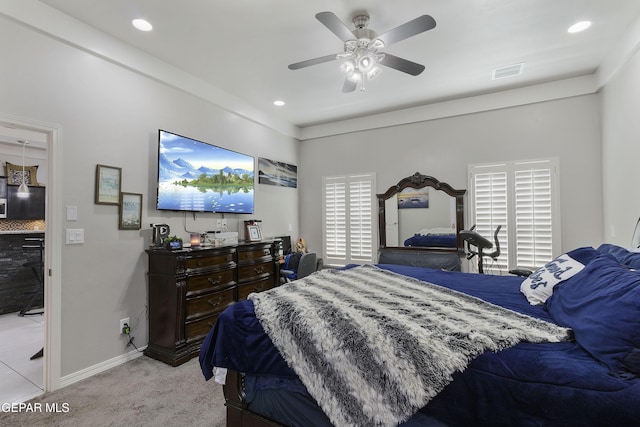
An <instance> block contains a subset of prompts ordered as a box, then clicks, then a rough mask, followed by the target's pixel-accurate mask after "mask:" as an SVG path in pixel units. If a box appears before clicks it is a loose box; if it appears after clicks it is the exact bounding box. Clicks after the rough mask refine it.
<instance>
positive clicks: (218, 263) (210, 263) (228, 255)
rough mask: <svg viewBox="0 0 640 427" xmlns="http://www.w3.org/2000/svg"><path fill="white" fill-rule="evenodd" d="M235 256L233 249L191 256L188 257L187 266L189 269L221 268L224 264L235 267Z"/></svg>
mask: <svg viewBox="0 0 640 427" xmlns="http://www.w3.org/2000/svg"><path fill="white" fill-rule="evenodd" d="M233 256H234V253H233V251H226V252H221V253H215V254H208V255H204V256H191V257H188V258H187V259H186V261H185V264H186V267H187V271H190V270H201V269H206V268H220V267H222V266H224V267H233V266H234V260H233Z"/></svg>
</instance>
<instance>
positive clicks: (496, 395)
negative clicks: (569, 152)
mask: <svg viewBox="0 0 640 427" xmlns="http://www.w3.org/2000/svg"><path fill="white" fill-rule="evenodd" d="M637 268H640V253H635V252H632V251H628V250H626V249H624V248H620V247H617V246H614V245H602V246H601V247H599V248H598V249H597V250H596V249H594V248H578V249H576V250H574V251H571V252H568V253H566V254H563V255H562V256H560V257H558V258H556V259H555V260H553V261H552V262H550V263H548V264H547V265H545V266H543V267H541V268H540V269H539V270H538V271H536V272H534V274H532V275H531V276H530V277H529V278H527V279H523V278H521V277H516V276H492V275H479V274H472V273H461V272H449V271H441V270H436V269H429V268H418V267H412V266H404V265H391V264H378V265H375V266H360V267H354V268H348V269H345V270H344V271H329V272H327V271H324V270H323V271H321V272H318V273H314V274H313V275H311V276H308V277H307V278H305V279H302V280H301V281H298V282H292V283H291V284H288V285H285V286H286V287H280V288H277V289H274V290H271V291H268V292H265V293H261V294H253V295H252V296H251V297H250V299H249V300H246V301H242V302H238V303H236V304H234V305H233V306H231V307H229V308H228V309H227V310H225V312H224V313H223V314H222V315H221V316H220V318H219V319H218V321H217V322H216V324H215V325H214V327H213V328H212V330H211V332H210V333H209V334H208V336H207V338H206V339H205V342H204V344H203V347H202V349H201V352H200V365H201V368H202V372H203V375H204V376H205V378H206V379H210V378H213V377H215V378H216V381H218V382H221V383H224V384H225V386H224V393H225V398H226V405H227V426H250V425H251V426H261V425H264V426H277V425H292V426H305V427H306V426H331V425H363V426H365V425H366V426H370V425H401V426H403V427H417V426H469V425H474V426H476V425H484V426H501V425H504V426H514V425H518V426H584V425H615V426H627V425H637V423H638V421H637V420H639V419H640V378H638V376H639V375H640V332H639V331H640V316H639V314H640V313H639V311H640V272H637V271H635V269H637ZM362 277H373V279H371V280H372V282H371V283H369V282H366V283H365V284H364V285H363V289H365V290H364V292H365V293H366V292H370V291H369V290H370V289H373V288H375V289H376V291H375V293H374V292H373V291H371V292H372V293H371V295H368V294H367V296H366V297H364V298H363V297H362V295H360V294H359V292H360V285H359V281H360V280H361V278H362ZM367 280H369V279H367ZM325 282H333V283H332V284H329V285H326V286H333V287H330V288H326V289H328V290H325V288H324V286H325V285H324V283H325ZM381 282H385V283H387V284H386V285H384V286H387V285H388V286H389V287H390V288H389V287H383V285H382V284H381ZM378 288H379V289H378ZM318 289H321V291H320V293H318ZM423 292H425V293H426V295H429V296H428V297H427V298H426V299H423V295H422V293H423ZM305 293H310V295H311V296H310V297H309V298H310V299H307V300H306V302H305V299H304V298H307V297H304V298H303V297H301V296H299V295H304V294H305ZM314 293H315V294H314ZM383 293H389V294H393V295H394V298H395V297H396V295H395V294H399V295H400V297H398V298H405V300H403V301H405V302H406V303H405V302H403V303H401V304H396V305H397V306H398V308H399V310H400V311H399V312H398V313H396V314H392V315H390V316H388V317H390V318H391V319H390V320H389V319H386V318H385V316H384V315H382V314H380V312H378V311H375V312H374V311H372V310H374V308H375V304H377V303H378V301H379V300H384V295H382V294H383ZM432 293H433V294H432ZM356 294H357V295H359V296H357V297H352V295H356ZM441 294H444V295H445V296H446V298H449V297H450V298H453V299H452V300H451V301H452V302H448V300H447V302H444V303H442V302H439V301H440V300H439V298H441ZM314 295H315V296H314ZM298 298H300V299H302V300H301V301H296V300H297V299H298ZM314 298H317V299H314ZM325 299H326V300H327V301H329V302H328V303H327V302H326V301H324V300H325ZM341 300H345V301H346V305H347V306H356V305H358V304H360V302H362V304H363V305H366V309H367V310H368V311H367V313H368V314H365V315H364V316H365V317H367V316H369V317H370V318H374V319H378V318H385V319H386V320H385V322H391V323H390V324H391V326H389V325H387V324H385V326H384V328H388V329H384V332H385V333H384V334H382V335H380V336H376V335H375V333H374V334H373V335H371V336H368V335H367V334H368V333H369V332H368V331H366V330H367V329H368V326H360V329H358V328H356V329H355V332H354V331H351V332H344V331H345V330H346V329H345V328H344V327H343V326H342V324H343V323H346V321H345V319H346V318H356V319H357V318H358V316H361V314H358V313H355V314H354V313H352V312H351V311H349V310H351V308H347V309H345V310H346V311H344V312H340V311H339V310H338V309H336V311H331V313H333V314H328V313H329V311H326V310H327V307H328V306H330V305H331V304H333V303H335V304H337V305H340V304H342V303H341V302H339V301H341ZM309 301H313V303H309ZM541 301H542V302H541ZM298 303H300V305H296V304H298ZM384 303H385V304H386V303H388V301H387V302H384ZM467 303H468V304H472V307H471V308H472V311H473V312H476V314H477V315H478V316H484V315H485V314H486V315H487V316H488V317H489V320H488V321H487V324H488V325H499V327H496V328H495V329H498V330H499V331H500V332H495V331H493V328H492V327H490V326H487V328H488V329H487V331H485V330H484V329H482V328H483V326H481V325H482V322H484V320H481V319H480V318H478V319H476V318H475V317H474V320H471V321H468V322H467V327H466V329H465V328H462V329H460V327H459V325H458V326H454V327H453V330H454V332H453V333H450V335H449V337H448V338H445V340H444V341H438V339H440V338H439V337H434V339H433V341H431V338H429V339H427V340H425V343H426V344H425V345H428V346H431V347H428V346H427V347H426V348H427V351H426V353H425V351H424V349H423V350H422V351H423V352H422V353H419V356H418V357H417V358H418V359H420V358H421V357H422V358H426V359H428V361H429V363H427V364H423V365H420V364H418V366H426V368H421V369H427V370H429V372H428V373H426V372H424V371H420V370H419V371H418V372H417V373H416V375H415V376H416V377H420V378H421V380H422V381H423V382H421V383H419V384H420V385H421V386H420V387H423V389H421V388H420V387H418V388H416V384H414V383H413V382H412V381H411V378H405V377H403V376H402V375H404V371H407V372H413V371H412V369H416V368H415V365H411V364H406V365H405V363H406V362H407V360H408V359H410V357H409V356H407V355H406V354H404V353H403V352H402V351H397V349H398V348H400V347H401V348H402V350H403V351H404V350H406V349H408V348H411V349H412V348H413V347H414V346H415V347H418V346H419V345H418V343H420V344H421V343H422V341H421V338H420V337H419V335H420V334H421V333H425V331H428V333H434V334H435V335H438V334H439V333H440V328H441V326H433V327H424V325H420V323H419V322H422V321H434V322H436V323H435V324H437V325H440V323H438V322H441V323H442V324H443V325H445V324H447V323H448V322H450V321H451V322H453V320H451V319H458V320H457V321H459V320H460V319H465V317H464V316H468V315H469V314H468V313H467V312H465V314H464V316H463V317H460V318H458V317H456V316H458V314H453V313H452V312H451V310H450V309H451V307H458V306H464V305H465V304H467ZM305 304H306V305H305ZM325 304H329V305H325ZM476 304H477V306H476ZM392 305H393V304H392ZM315 306H318V307H322V309H320V308H318V311H319V313H314V311H315V310H316V308H314V307H315ZM283 307H285V308H286V309H285V308H283ZM443 307H444V308H443ZM476 308H481V309H476ZM441 309H446V311H445V312H440V311H439V310H441ZM456 309H457V308H456ZM287 310H293V311H287ZM331 310H333V308H332V309H331ZM354 310H355V308H354ZM407 310H408V311H407ZM411 310H413V311H411ZM279 311H283V313H279V314H278V313H276V314H274V312H279ZM371 313H374V314H371ZM424 313H429V314H428V315H426V314H424ZM487 313H489V314H487ZM474 315H475V314H474ZM314 316H319V317H317V319H318V320H313V319H315V317H314ZM403 316H404V317H403ZM430 316H432V317H433V319H430V318H429V319H426V320H425V319H423V317H430ZM496 316H504V317H496ZM413 317H415V318H416V320H415V321H416V322H417V323H416V324H417V325H418V326H416V325H415V324H413V321H412V320H410V318H413ZM291 319H293V320H291ZM332 319H333V320H335V321H336V323H335V324H332V326H331V327H329V328H326V327H323V328H318V329H321V333H322V334H329V335H330V336H329V338H328V340H329V341H328V342H325V343H324V344H322V345H320V347H318V348H316V349H315V351H319V349H324V353H321V354H320V356H318V355H317V354H315V355H314V354H303V353H301V354H298V353H297V352H298V351H301V350H300V348H304V347H305V346H306V345H308V344H309V346H310V347H314V346H315V345H316V344H315V343H316V341H315V339H316V338H315V337H314V338H313V339H311V338H309V336H311V335H310V334H311V332H309V331H306V330H304V328H302V327H301V326H302V325H303V324H305V323H312V324H317V323H323V325H324V322H325V321H329V322H333V320H332ZM506 319H508V320H506ZM290 320H291V321H292V322H293V323H294V325H293V327H292V326H291V325H289V324H288V322H289V321H290ZM520 322H523V329H522V330H520V331H517V333H516V332H514V333H513V334H514V335H513V336H509V337H505V336H502V334H503V333H505V334H507V335H509V334H511V328H513V329H514V330H516V329H517V328H518V327H519V326H518V325H519V324H520ZM356 323H357V322H356ZM454 323H455V322H454ZM357 324H358V325H363V324H361V323H357ZM435 324H434V325H435ZM398 325H402V326H400V327H398ZM468 325H473V327H470V326H468ZM325 326H326V325H325ZM442 327H444V326H442ZM394 328H395V329H394ZM456 328H458V329H456ZM405 330H407V331H412V333H416V334H418V335H417V336H418V338H416V339H415V340H413V339H407V337H406V336H404V335H403V334H404V332H405ZM506 330H509V332H508V333H507V332H506ZM291 331H294V332H295V334H298V335H296V337H297V338H296V339H289V338H290V337H291V336H292V335H290V333H291ZM327 331H328V332H327ZM334 331H339V333H338V332H334ZM359 331H362V334H360V332H359ZM433 331H436V332H433ZM334 333H336V334H338V335H337V336H338V337H339V339H336V336H333V340H334V341H333V342H332V341H331V339H332V338H331V335H332V334H334ZM494 333H497V334H498V335H499V337H498V338H497V339H496V338H494V337H492V336H491V334H494ZM430 336H431V335H430ZM287 337H289V338H287ZM372 337H373V338H372ZM389 337H393V338H394V339H396V338H397V340H398V342H399V343H400V344H397V343H396V344H393V346H394V347H393V349H392V351H391V353H393V354H391V353H380V354H384V355H385V357H380V355H379V354H377V353H376V352H377V351H379V350H378V349H371V348H369V346H370V345H371V343H370V341H375V342H379V343H380V344H379V345H380V347H384V346H385V345H389V344H388V342H387V338H389ZM436 338H438V339H436ZM467 340H469V341H467ZM287 341H293V342H292V343H291V342H290V343H288V342H287ZM347 341H349V342H351V341H353V343H352V344H354V347H352V348H350V347H347V349H348V351H347V352H344V351H343V349H342V346H343V344H344V343H345V342H347ZM443 342H444V344H442V343H443ZM274 343H275V344H274ZM305 343H306V344H305ZM451 343H455V345H454V344H451ZM479 343H481V344H482V345H479ZM310 344H313V345H310ZM365 344H366V345H365ZM344 345H345V346H347V344H344ZM396 346H399V347H396ZM449 347H451V348H454V349H456V350H458V349H459V348H462V349H463V350H465V351H466V353H464V355H463V357H462V358H461V360H458V355H457V354H456V355H455V356H447V354H448V353H447V351H449ZM292 348H293V350H292ZM279 349H280V350H279ZM443 349H444V350H443ZM303 350H304V349H303ZM380 351H381V350H380ZM349 352H351V353H353V354H355V356H354V359H355V360H356V362H355V363H357V364H359V363H362V364H363V365H362V366H355V365H354V366H353V367H351V366H347V368H346V369H345V368H342V367H341V368H335V367H334V366H333V365H330V364H328V363H329V362H328V361H327V360H325V358H327V359H338V360H341V358H343V356H344V354H343V353H345V354H350V353H349ZM441 352H442V354H440V353H441ZM396 353H398V354H396ZM376 354H377V356H376ZM425 354H426V356H425ZM387 355H389V357H387ZM438 355H440V356H438ZM436 356H437V357H436ZM314 357H315V359H314ZM411 357H414V355H413V353H412V354H411ZM438 357H440V360H439V361H438ZM309 360H315V362H314V363H311V365H313V366H314V370H312V371H308V370H305V369H304V365H305V363H307V364H308V363H309V362H308V361H309ZM420 360H421V361H422V359H420ZM451 360H457V361H458V362H459V363H458V362H456V363H453V362H451ZM352 363H353V362H352ZM407 363H408V362H407ZM421 363H422V362H421ZM449 364H453V365H452V366H446V369H445V368H443V367H442V366H445V365H449ZM381 366H384V369H382V368H380V367H381ZM387 368H389V371H388V372H387V371H386V369H387ZM340 369H343V371H345V372H348V375H347V377H346V378H347V379H344V378H343V379H342V380H338V381H334V377H335V376H336V375H337V374H336V372H337V371H339V370H340ZM360 370H362V371H367V372H369V371H371V372H375V373H376V375H377V378H374V380H369V379H367V380H363V379H361V378H359V377H357V376H355V377H351V373H353V372H356V371H357V372H359V371H360ZM441 370H442V372H441ZM396 371H398V372H400V373H398V372H396ZM448 373H449V375H448ZM396 376H398V377H396ZM409 377H411V376H410V375H409ZM398 378H401V379H398ZM430 378H435V380H434V381H435V384H434V383H432V382H431V380H430ZM369 381H373V382H372V383H373V384H377V383H376V381H378V383H381V384H383V385H384V386H385V387H388V388H389V390H383V391H380V390H378V389H373V388H372V389H371V390H373V391H371V390H370V389H369V387H372V386H371V384H370V382H369ZM405 381H406V382H405ZM425 390H426V391H425ZM389 391H390V393H387V392H389ZM385 393H386V394H385ZM403 396H404V397H403ZM405 397H406V399H405ZM334 401H339V402H337V403H336V402H334ZM388 401H391V405H388V403H389V402H388ZM407 401H411V402H410V404H407ZM327 402H329V403H327ZM332 402H333V403H335V404H336V405H338V409H336V407H335V406H332ZM362 402H365V403H362ZM340 405H342V406H340ZM387 406H389V407H390V408H391V409H390V411H391V412H392V413H393V414H391V416H387V415H384V414H385V411H386V410H387V409H388V408H387ZM345 408H346V409H345ZM372 408H373V409H372ZM397 408H402V410H403V411H405V410H406V411H405V412H402V413H399V414H397V413H395V412H394V411H396V410H398V411H400V409H397ZM336 411H337V412H336ZM367 411H368V412H367ZM343 412H344V413H343ZM345 413H346V415H345ZM363 413H364V415H363ZM372 413H373V415H371V414H372ZM354 414H355V415H354ZM381 414H382V415H381ZM350 417H351V418H350ZM368 417H373V418H368ZM385 417H386V418H385ZM394 417H395V418H394ZM372 419H373V421H372Z"/></svg>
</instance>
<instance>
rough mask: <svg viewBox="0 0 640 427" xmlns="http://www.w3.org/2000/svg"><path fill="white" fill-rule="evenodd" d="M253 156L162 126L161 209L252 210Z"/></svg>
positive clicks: (159, 181)
mask: <svg viewBox="0 0 640 427" xmlns="http://www.w3.org/2000/svg"><path fill="white" fill-rule="evenodd" d="M254 172H255V164H254V158H253V157H251V156H248V155H246V154H241V153H238V152H235V151H232V150H228V149H226V148H222V147H218V146H215V145H212V144H208V143H206V142H202V141H197V140H195V139H191V138H187V137H185V136H181V135H177V134H175V133H171V132H167V131H165V130H162V129H160V130H159V131H158V198H157V208H158V210H168V211H187V212H218V213H238V214H252V213H253V209H254V186H255V182H254Z"/></svg>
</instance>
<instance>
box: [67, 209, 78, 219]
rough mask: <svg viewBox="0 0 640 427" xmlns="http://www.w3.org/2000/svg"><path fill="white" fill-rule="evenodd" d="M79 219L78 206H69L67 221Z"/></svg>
mask: <svg viewBox="0 0 640 427" xmlns="http://www.w3.org/2000/svg"><path fill="white" fill-rule="evenodd" d="M77 220H78V207H77V206H67V221H77Z"/></svg>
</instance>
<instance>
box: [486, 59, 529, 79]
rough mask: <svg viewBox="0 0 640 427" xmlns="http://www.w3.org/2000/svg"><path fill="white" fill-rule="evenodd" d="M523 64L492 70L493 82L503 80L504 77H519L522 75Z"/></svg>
mask: <svg viewBox="0 0 640 427" xmlns="http://www.w3.org/2000/svg"><path fill="white" fill-rule="evenodd" d="M523 67H524V63H520V64H513V65H507V66H505V67H498V68H494V69H493V80H498V79H504V78H506V77H513V76H519V75H520V74H522V68H523Z"/></svg>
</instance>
